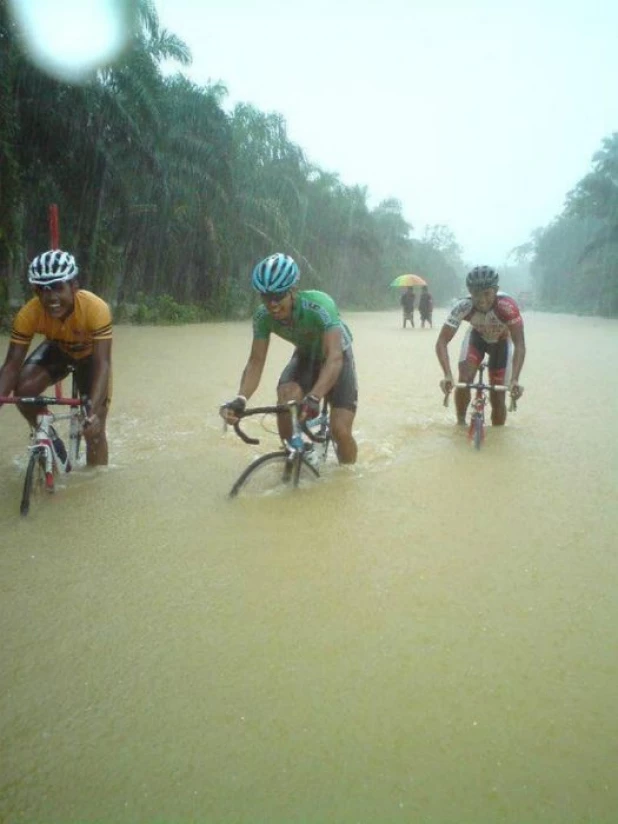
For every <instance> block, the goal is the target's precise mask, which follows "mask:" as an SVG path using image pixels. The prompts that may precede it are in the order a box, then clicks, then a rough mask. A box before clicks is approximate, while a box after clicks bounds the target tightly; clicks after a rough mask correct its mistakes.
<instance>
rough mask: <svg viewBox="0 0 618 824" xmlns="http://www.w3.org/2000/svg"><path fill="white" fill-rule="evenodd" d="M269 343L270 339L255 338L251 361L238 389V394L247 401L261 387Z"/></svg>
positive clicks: (245, 369)
mask: <svg viewBox="0 0 618 824" xmlns="http://www.w3.org/2000/svg"><path fill="white" fill-rule="evenodd" d="M269 342H270V338H253V344H252V345H251V352H250V353H249V360H248V361H247V364H246V366H245V368H244V370H243V373H242V378H241V379H240V387H239V388H238V394H239V395H243V396H244V397H245V398H246V399H247V400H249V398H250V397H251V395H253V393H254V392H255V390H256V389H257V388H258V386H259V385H260V379H261V377H262V372H263V371H264V364H265V363H266V355H267V353H268V344H269Z"/></svg>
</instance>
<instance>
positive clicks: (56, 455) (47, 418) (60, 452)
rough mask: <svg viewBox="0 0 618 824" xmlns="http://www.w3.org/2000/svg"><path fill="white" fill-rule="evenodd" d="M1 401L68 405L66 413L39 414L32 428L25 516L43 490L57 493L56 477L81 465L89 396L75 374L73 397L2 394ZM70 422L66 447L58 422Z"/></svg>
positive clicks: (23, 499)
mask: <svg viewBox="0 0 618 824" xmlns="http://www.w3.org/2000/svg"><path fill="white" fill-rule="evenodd" d="M0 403H2V404H5V403H8V404H18V403H20V404H24V405H27V406H44V407H48V406H68V407H71V409H70V411H69V412H68V413H66V414H54V413H53V412H47V413H46V414H41V415H37V417H36V425H35V426H34V427H33V428H32V432H31V441H32V443H31V444H30V446H28V463H27V466H26V475H25V478H24V486H23V492H22V497H21V502H20V506H19V512H20V514H21V515H24V516H25V515H27V514H28V512H29V511H30V503H31V501H32V500H33V499H34V498H39V497H41V495H42V494H43V492H48V493H53V492H55V489H56V477H57V476H58V475H66V474H68V473H69V472H70V471H71V470H72V469H73V468H74V467H76V466H77V462H78V460H79V453H80V447H81V439H82V429H83V422H84V418H85V416H86V412H87V409H86V399H85V398H83V397H80V395H79V392H78V389H77V383H76V381H75V375H74V374H73V380H72V388H71V397H70V398H63V397H59V396H58V395H54V396H52V395H37V396H34V397H20V396H15V395H11V396H10V397H0ZM65 420H68V421H69V446H68V449H67V448H66V447H65V446H64V443H63V442H62V439H61V438H60V437H59V435H58V433H57V431H56V428H55V425H54V424H56V423H57V422H59V421H65Z"/></svg>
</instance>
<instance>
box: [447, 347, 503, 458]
mask: <svg viewBox="0 0 618 824" xmlns="http://www.w3.org/2000/svg"><path fill="white" fill-rule="evenodd" d="M488 366H489V364H488V363H487V361H482V363H481V364H480V365H479V375H478V380H477V381H475V382H473V383H456V384H455V387H454V388H455V389H470V390H471V391H472V392H473V393H474V394H473V395H472V397H471V399H470V424H469V425H468V439H469V440H470V442H471V443H473V444H474V447H475V448H476V449H480V448H481V446H482V444H483V442H484V440H485V407H486V405H487V400H488V396H487V393H488V392H508V391H509V387H508V386H503V385H502V384H494V385H491V384H488V383H485V381H484V379H483V375H484V373H485V370H486V369H487V368H488ZM449 395H450V392H447V393H446V394H445V396H444V406H448V400H449ZM516 410H517V401H516V400H515V398H514V397H513V396H512V395H511V402H510V404H509V412H515V411H516Z"/></svg>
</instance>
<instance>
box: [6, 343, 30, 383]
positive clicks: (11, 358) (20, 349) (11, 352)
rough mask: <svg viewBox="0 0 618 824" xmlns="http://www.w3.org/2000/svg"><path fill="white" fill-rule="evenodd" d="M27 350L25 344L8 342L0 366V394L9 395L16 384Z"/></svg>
mask: <svg viewBox="0 0 618 824" xmlns="http://www.w3.org/2000/svg"><path fill="white" fill-rule="evenodd" d="M27 351H28V347H27V346H22V345H21V344H18V343H10V344H9V348H8V349H7V353H6V358H5V359H4V363H3V364H2V367H1V368H0V395H4V396H8V395H10V394H11V392H12V391H13V390H14V389H15V387H16V386H17V379H18V378H19V372H20V370H21V366H22V364H23V362H24V358H25V357H26V352H27Z"/></svg>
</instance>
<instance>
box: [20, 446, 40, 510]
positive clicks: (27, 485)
mask: <svg viewBox="0 0 618 824" xmlns="http://www.w3.org/2000/svg"><path fill="white" fill-rule="evenodd" d="M45 488H46V484H45V456H44V454H42V453H41V452H37V451H32V452H31V453H30V458H29V460H28V467H27V469H26V477H25V479H24V491H23V493H22V496H21V504H20V506H19V511H20V513H21V514H22V515H27V514H28V512H30V502H31V500H33V499H35V498H38V497H40V496H41V495H42V494H43V492H44V491H45Z"/></svg>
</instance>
